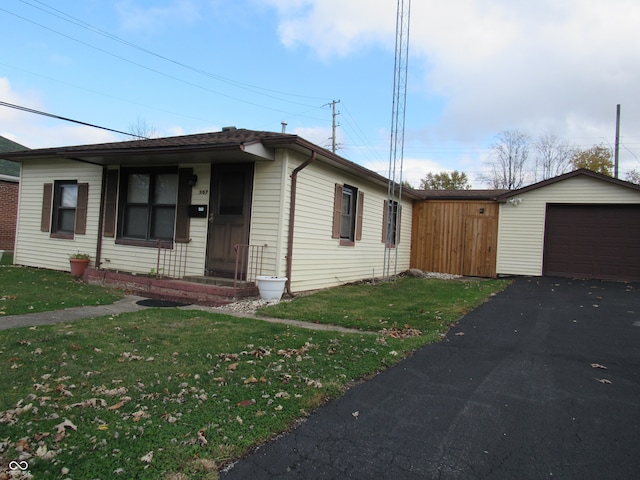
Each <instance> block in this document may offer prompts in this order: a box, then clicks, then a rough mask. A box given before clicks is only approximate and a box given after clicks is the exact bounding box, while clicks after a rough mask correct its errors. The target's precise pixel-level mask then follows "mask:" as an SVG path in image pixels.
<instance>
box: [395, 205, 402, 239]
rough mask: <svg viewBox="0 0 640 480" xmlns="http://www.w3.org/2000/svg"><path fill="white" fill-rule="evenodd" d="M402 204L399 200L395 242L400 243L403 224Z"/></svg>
mask: <svg viewBox="0 0 640 480" xmlns="http://www.w3.org/2000/svg"><path fill="white" fill-rule="evenodd" d="M401 220H402V204H401V203H400V202H398V213H397V214H396V232H397V233H396V240H395V242H397V243H400V232H401V228H400V226H401V225H402V221H401Z"/></svg>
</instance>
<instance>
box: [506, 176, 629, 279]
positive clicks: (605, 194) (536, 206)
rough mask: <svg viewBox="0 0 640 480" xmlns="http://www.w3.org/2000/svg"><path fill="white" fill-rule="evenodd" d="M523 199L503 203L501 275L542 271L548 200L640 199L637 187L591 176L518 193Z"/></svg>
mask: <svg viewBox="0 0 640 480" xmlns="http://www.w3.org/2000/svg"><path fill="white" fill-rule="evenodd" d="M515 198H517V199H521V200H522V201H521V203H519V204H517V205H512V204H509V203H506V204H501V205H500V214H499V218H498V252H497V260H496V271H497V274H498V275H531V276H540V275H542V260H543V251H544V227H545V213H546V205H547V203H560V204H588V203H591V204H616V203H636V204H637V203H640V194H639V193H638V192H637V191H634V190H631V189H628V188H624V187H620V186H617V185H613V184H611V183H608V182H604V181H601V180H597V179H595V178H591V177H579V176H578V177H572V178H568V179H566V180H563V181H560V182H557V183H553V184H550V185H547V186H545V187H541V188H539V189H536V190H531V191H529V192H526V193H523V194H522V195H517V196H516V197H515Z"/></svg>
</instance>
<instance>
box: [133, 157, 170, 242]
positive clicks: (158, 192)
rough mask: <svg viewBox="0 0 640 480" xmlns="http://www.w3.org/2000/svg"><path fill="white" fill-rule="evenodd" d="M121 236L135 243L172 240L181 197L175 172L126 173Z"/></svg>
mask: <svg viewBox="0 0 640 480" xmlns="http://www.w3.org/2000/svg"><path fill="white" fill-rule="evenodd" d="M122 177H123V188H122V189H121V192H123V193H124V194H125V198H124V199H123V202H122V224H121V233H122V235H121V236H122V237H123V238H129V239H135V240H172V239H173V231H174V225H175V217H176V198H177V195H178V173H177V171H175V170H137V171H129V172H126V171H125V172H124V175H122Z"/></svg>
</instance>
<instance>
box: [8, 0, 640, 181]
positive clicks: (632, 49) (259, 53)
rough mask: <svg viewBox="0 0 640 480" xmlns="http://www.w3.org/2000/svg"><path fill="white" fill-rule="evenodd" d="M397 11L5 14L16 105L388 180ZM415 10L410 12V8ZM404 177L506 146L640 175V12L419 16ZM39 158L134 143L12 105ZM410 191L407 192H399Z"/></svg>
mask: <svg viewBox="0 0 640 480" xmlns="http://www.w3.org/2000/svg"><path fill="white" fill-rule="evenodd" d="M397 5H398V2H397V1H396V0H235V1H228V0H83V1H82V2H78V1H71V0H55V2H54V0H42V1H41V0H3V1H2V2H1V3H0V32H2V42H1V43H0V102H6V103H11V104H16V105H20V106H22V107H27V108H30V109H35V110H40V111H44V112H48V113H51V114H54V115H58V116H62V117H67V118H71V119H75V120H79V121H82V122H86V123H91V124H95V125H99V126H103V127H107V128H110V129H114V130H119V131H123V132H130V131H132V130H133V129H134V128H135V127H134V126H135V125H136V124H145V125H146V126H147V127H152V129H153V131H154V136H172V135H185V134H192V133H201V132H210V131H218V130H220V129H221V128H222V127H226V126H236V127H238V128H247V129H254V130H268V131H275V132H280V131H282V122H283V121H285V122H287V126H286V131H287V133H294V134H298V135H300V136H301V137H303V138H305V139H307V140H309V141H311V142H313V143H316V144H318V145H320V146H323V147H329V148H330V146H331V140H330V138H331V132H332V109H331V105H330V104H331V102H332V101H334V100H335V101H336V102H338V101H339V103H337V104H336V113H337V114H338V115H337V116H336V122H337V124H338V127H337V129H336V132H337V133H336V136H337V143H338V151H337V153H338V154H339V155H341V156H343V157H344V158H347V159H349V160H352V161H354V162H357V163H359V164H361V165H363V166H365V167H367V168H369V169H371V170H374V171H376V172H378V173H380V174H382V175H386V174H387V173H388V169H389V158H390V153H389V152H390V138H391V137H390V130H391V128H392V101H393V95H394V91H393V79H394V54H395V37H396V11H397ZM405 5H408V0H405ZM410 14H411V17H410V18H411V22H410V29H409V60H408V73H407V97H406V118H405V131H404V138H405V143H404V160H403V169H402V178H403V180H407V181H408V182H409V183H410V184H411V185H413V186H414V187H417V186H418V185H419V182H420V179H421V178H424V176H425V175H426V174H427V173H429V172H431V173H437V172H441V171H452V170H458V171H463V172H465V173H467V175H468V177H469V178H470V181H471V184H472V185H473V187H474V188H483V187H486V185H484V184H482V182H481V181H480V180H479V179H478V178H477V176H478V175H480V174H482V173H483V172H486V170H487V165H486V162H487V161H489V160H490V158H491V157H490V156H491V145H492V143H493V142H494V141H495V138H496V136H497V135H498V134H499V133H500V132H502V131H505V130H520V131H522V132H524V133H526V134H528V135H529V136H530V137H531V138H532V139H535V138H536V137H537V136H540V135H542V134H545V133H549V132H550V133H554V134H555V135H556V136H558V137H559V138H561V139H563V140H566V141H567V142H569V143H571V144H572V145H575V146H576V147H579V148H585V149H586V148H589V147H591V146H593V145H596V144H601V143H602V144H604V145H605V146H610V147H612V146H613V145H614V142H615V124H616V105H617V104H620V105H621V119H620V120H621V121H620V172H621V175H620V176H621V178H624V174H625V172H627V171H629V170H631V169H638V170H640V160H639V159H640V95H638V88H639V87H640V40H639V38H638V34H637V28H638V27H637V26H638V25H640V3H638V2H637V0H536V1H533V0H521V1H513V0H447V1H446V2H443V1H441V0H414V1H413V2H412V3H411V11H410ZM0 135H2V136H4V137H6V138H9V139H11V140H13V141H15V142H18V143H20V144H22V145H25V146H27V147H29V148H43V147H53V146H62V145H81V144H90V143H102V142H111V141H122V140H125V139H128V138H129V137H127V136H125V135H123V134H119V133H114V132H110V131H106V130H101V129H96V128H91V127H88V126H82V125H78V124H74V123H69V122H64V121H61V120H55V119H52V118H47V117H43V116H39V115H35V114H32V113H27V112H24V111H19V110H15V109H11V108H7V107H3V106H0ZM396 178H398V177H397V176H396Z"/></svg>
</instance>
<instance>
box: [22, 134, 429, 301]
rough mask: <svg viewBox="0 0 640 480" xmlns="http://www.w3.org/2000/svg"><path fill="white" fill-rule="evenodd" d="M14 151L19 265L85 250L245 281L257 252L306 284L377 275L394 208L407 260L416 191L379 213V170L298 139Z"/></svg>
mask: <svg viewBox="0 0 640 480" xmlns="http://www.w3.org/2000/svg"><path fill="white" fill-rule="evenodd" d="M10 158H11V159H16V160H20V161H21V162H22V177H21V182H22V186H21V194H20V204H19V219H20V220H19V224H18V232H17V238H18V242H17V248H16V251H15V255H14V261H15V263H16V264H19V265H29V266H36V267H45V268H50V269H56V270H64V271H68V270H69V262H68V256H69V254H72V253H75V252H83V253H89V254H90V255H91V257H92V265H93V266H95V267H98V268H100V269H105V270H112V271H113V270H117V271H126V272H133V273H138V274H148V273H149V272H153V271H154V270H155V269H156V267H157V266H159V265H161V267H160V268H162V269H168V268H171V269H172V272H171V276H174V277H179V278H185V277H190V276H203V275H208V276H216V277H218V276H219V277H228V276H234V274H235V273H236V271H237V270H238V268H240V270H241V271H240V272H239V274H240V276H241V277H242V278H246V276H251V271H249V270H250V269H251V268H253V267H252V265H254V264H255V262H259V263H260V268H259V272H258V273H260V274H263V275H274V276H286V277H288V278H289V279H290V285H289V287H290V291H293V292H295V291H302V290H311V289H317V288H323V287H329V286H333V285H339V284H342V283H346V282H352V281H356V280H361V279H364V278H370V277H372V276H373V275H378V276H379V275H381V273H382V269H383V262H384V250H385V244H384V242H385V238H387V235H386V232H385V225H386V223H385V221H384V218H385V212H386V211H387V210H389V211H393V212H396V211H398V212H399V214H398V217H399V218H398V221H397V222H390V223H389V224H391V225H397V227H396V228H398V229H400V226H402V227H401V231H402V239H401V241H399V244H398V245H397V246H395V248H397V254H398V270H399V271H401V270H405V269H407V268H409V255H410V239H411V215H412V200H413V199H414V198H417V197H416V196H415V195H414V194H412V192H411V191H410V190H407V191H405V195H404V197H403V204H402V206H401V208H399V209H393V210H391V209H388V208H387V203H386V202H387V186H388V181H387V179H386V178H384V177H382V176H381V175H378V174H376V173H375V172H372V171H370V170H367V169H365V168H363V167H361V166H359V165H357V164H355V163H352V162H350V161H348V160H345V159H344V158H341V157H339V156H337V155H335V154H333V153H331V152H329V151H327V150H325V149H323V148H321V147H318V146H317V145H314V144H312V143H310V142H308V141H306V140H304V139H303V138H301V137H298V136H297V135H289V134H281V133H272V132H261V131H252V130H244V129H235V128H234V127H230V128H225V129H223V131H221V132H214V133H205V134H198V135H187V136H181V137H170V138H158V139H151V140H136V141H128V142H119V143H109V144H98V145H83V146H73V147H59V148H45V149H37V150H31V151H25V152H21V153H14V154H11V156H10ZM389 238H393V235H390V236H389ZM405 239H406V240H405ZM237 245H251V246H252V247H251V252H250V253H247V251H245V250H242V249H240V250H236V246H237ZM167 254H169V255H171V256H172V258H173V262H174V263H173V264H172V265H167V264H166V263H162V264H161V263H160V257H161V256H164V255H167ZM163 262H164V260H163ZM176 263H177V266H176ZM238 265H240V267H238ZM247 265H248V266H247ZM248 269H249V270H248ZM254 273H255V272H254Z"/></svg>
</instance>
